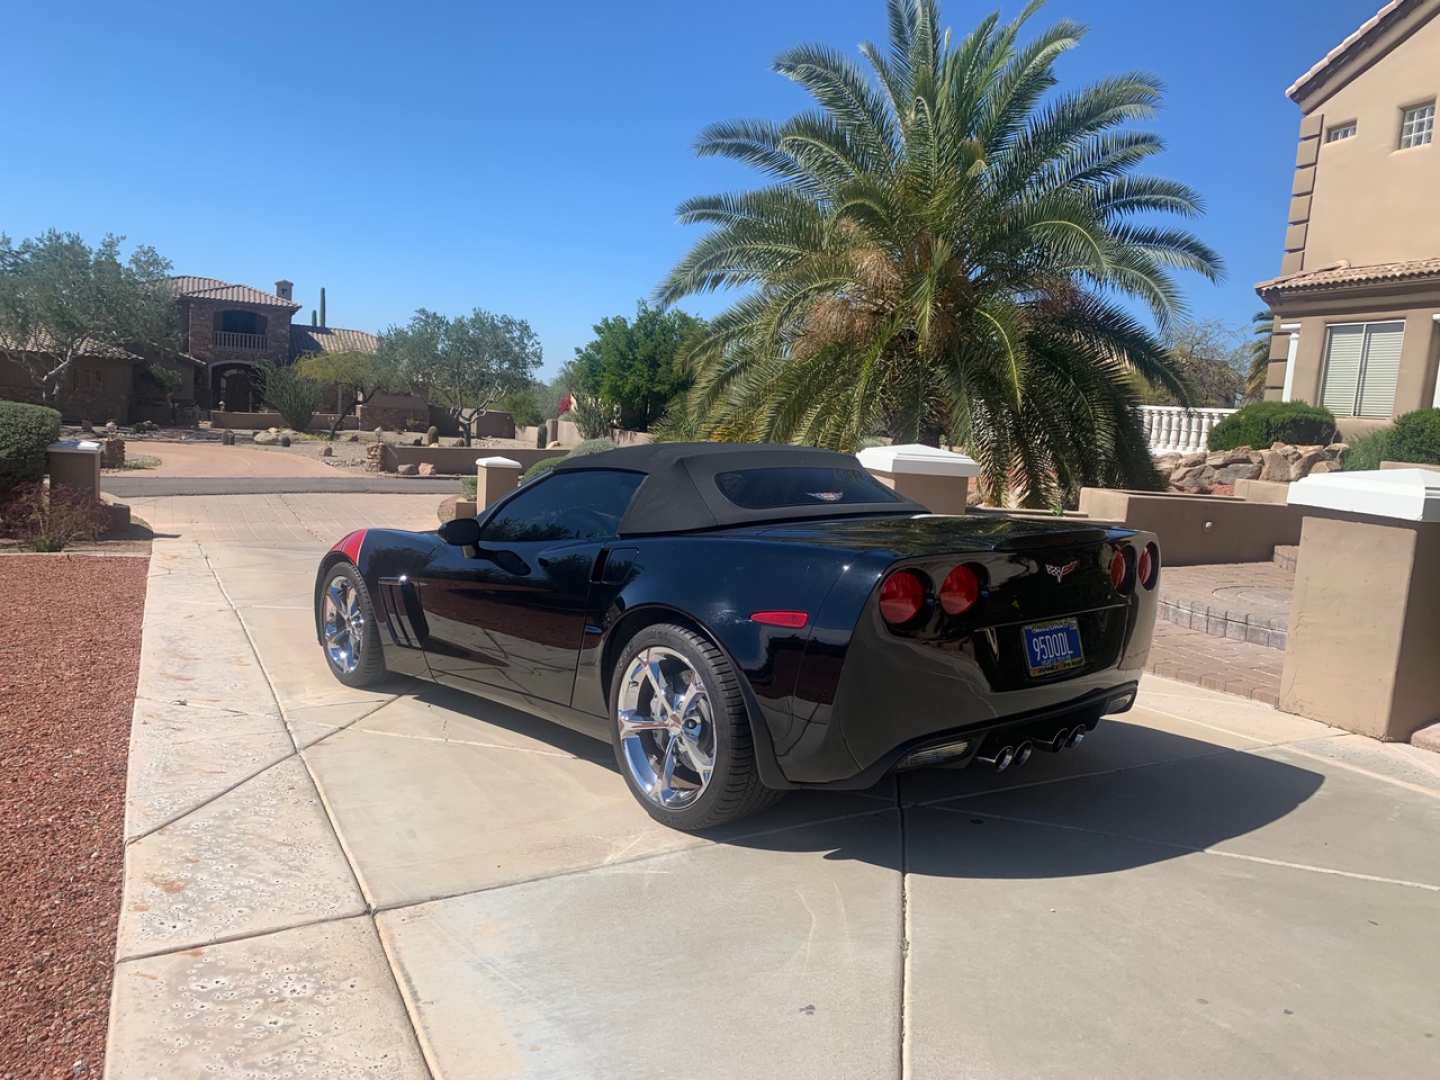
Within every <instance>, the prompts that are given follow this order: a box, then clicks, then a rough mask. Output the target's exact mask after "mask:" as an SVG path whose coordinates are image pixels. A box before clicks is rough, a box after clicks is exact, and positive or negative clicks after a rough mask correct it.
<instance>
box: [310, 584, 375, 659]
mask: <svg viewBox="0 0 1440 1080" xmlns="http://www.w3.org/2000/svg"><path fill="white" fill-rule="evenodd" d="M320 618H321V622H322V623H323V625H324V633H325V654H326V655H327V656H328V657H330V663H331V664H333V665H334V666H335V670H336V671H339V672H341V673H342V674H344V675H349V674H351V673H352V672H354V670H355V669H356V668H358V667H359V666H360V650H361V649H362V648H363V647H364V644H365V612H364V611H363V610H362V609H361V607H360V594H359V592H357V591H356V589H355V585H354V583H353V582H351V580H350V579H349V578H347V577H345V576H343V575H336V576H335V577H333V578H331V579H330V584H329V585H328V586H327V587H326V589H325V601H324V604H323V606H322V608H321V612H320Z"/></svg>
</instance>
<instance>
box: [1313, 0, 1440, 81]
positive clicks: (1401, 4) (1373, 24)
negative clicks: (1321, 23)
mask: <svg viewBox="0 0 1440 1080" xmlns="http://www.w3.org/2000/svg"><path fill="white" fill-rule="evenodd" d="M1414 2H1415V0H1390V2H1389V3H1388V4H1386V5H1385V6H1384V7H1382V8H1381V9H1380V10H1379V11H1377V12H1376V13H1375V14H1374V15H1371V16H1370V18H1368V19H1366V20H1365V21H1364V22H1363V23H1361V24H1360V26H1359V27H1358V28H1356V30H1355V32H1354V33H1352V34H1351V35H1350V36H1349V37H1347V38H1346V39H1345V40H1344V41H1342V42H1340V44H1339V45H1336V46H1335V48H1333V49H1331V50H1330V51H1329V52H1328V53H1326V54H1325V55H1324V56H1323V57H1321V58H1320V60H1319V61H1318V62H1317V63H1316V64H1315V65H1314V66H1313V67H1311V68H1310V70H1309V71H1307V72H1305V74H1304V75H1301V76H1300V77H1299V78H1298V79H1296V80H1295V81H1294V82H1293V83H1291V84H1290V88H1289V89H1288V90H1286V91H1285V96H1286V97H1289V98H1293V97H1294V96H1295V95H1296V94H1297V93H1298V92H1299V91H1300V88H1301V87H1303V86H1304V85H1305V84H1306V83H1307V82H1309V81H1310V80H1312V79H1314V78H1316V77H1317V76H1319V75H1320V74H1321V73H1322V72H1324V70H1325V69H1326V68H1328V67H1329V66H1330V65H1331V64H1333V63H1335V62H1336V61H1337V60H1339V59H1340V58H1341V57H1343V56H1344V55H1345V54H1346V53H1348V52H1349V51H1350V50H1351V49H1352V48H1353V47H1354V46H1356V45H1358V44H1359V43H1360V41H1361V39H1362V38H1364V37H1365V36H1366V35H1368V34H1369V33H1370V32H1371V31H1373V30H1378V29H1379V28H1380V27H1381V25H1382V24H1384V23H1385V22H1387V21H1388V20H1389V19H1390V17H1391V16H1392V15H1394V14H1396V13H1397V12H1398V11H1400V10H1401V9H1402V8H1407V7H1410V6H1411V5H1412V4H1413V3H1414Z"/></svg>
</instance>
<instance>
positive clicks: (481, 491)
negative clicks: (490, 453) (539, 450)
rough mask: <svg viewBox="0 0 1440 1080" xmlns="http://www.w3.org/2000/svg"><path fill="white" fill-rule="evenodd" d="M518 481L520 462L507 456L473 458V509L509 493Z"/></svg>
mask: <svg viewBox="0 0 1440 1080" xmlns="http://www.w3.org/2000/svg"><path fill="white" fill-rule="evenodd" d="M519 483H520V463H519V462H518V461H512V460H511V459H510V458H507V457H482V458H476V459H475V509H476V510H477V511H479V510H484V509H485V507H487V506H489V505H490V504H491V503H493V502H495V501H497V500H499V499H501V498H503V497H504V496H506V495H508V494H510V492H512V491H514V490H515V488H516V487H517V486H518V485H519Z"/></svg>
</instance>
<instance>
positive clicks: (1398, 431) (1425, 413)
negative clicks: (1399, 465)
mask: <svg viewBox="0 0 1440 1080" xmlns="http://www.w3.org/2000/svg"><path fill="white" fill-rule="evenodd" d="M1390 430H1391V431H1393V432H1394V439H1393V441H1392V443H1391V446H1390V450H1391V454H1392V457H1391V460H1392V461H1408V462H1411V463H1413V464H1416V465H1440V409H1417V410H1415V412H1411V413H1406V414H1405V415H1404V416H1402V417H1400V419H1398V420H1396V421H1395V426H1394V427H1393V428H1391V429H1390Z"/></svg>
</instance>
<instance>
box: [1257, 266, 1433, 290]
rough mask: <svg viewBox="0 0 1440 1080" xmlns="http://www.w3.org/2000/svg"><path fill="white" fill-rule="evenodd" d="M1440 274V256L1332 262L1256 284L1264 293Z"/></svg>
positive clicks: (1399, 279) (1362, 283)
mask: <svg viewBox="0 0 1440 1080" xmlns="http://www.w3.org/2000/svg"><path fill="white" fill-rule="evenodd" d="M1417 277H1440V257H1437V258H1434V259H1408V260H1405V261H1403V262H1388V263H1375V264H1374V265H1372V266H1351V265H1349V264H1348V263H1344V262H1340V263H1334V264H1332V265H1330V266H1320V267H1316V268H1315V269H1314V270H1302V271H1300V272H1299V273H1298V274H1286V275H1285V276H1284V277H1277V278H1271V279H1270V280H1269V281H1262V282H1260V283H1258V284H1257V285H1256V286H1255V291H1256V292H1258V293H1259V294H1260V295H1261V296H1264V295H1265V294H1266V293H1277V292H1295V291H1299V290H1302V289H1323V288H1326V287H1328V286H1335V285H1364V284H1370V283H1373V282H1378V281H1401V280H1404V279H1406V278H1417Z"/></svg>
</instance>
